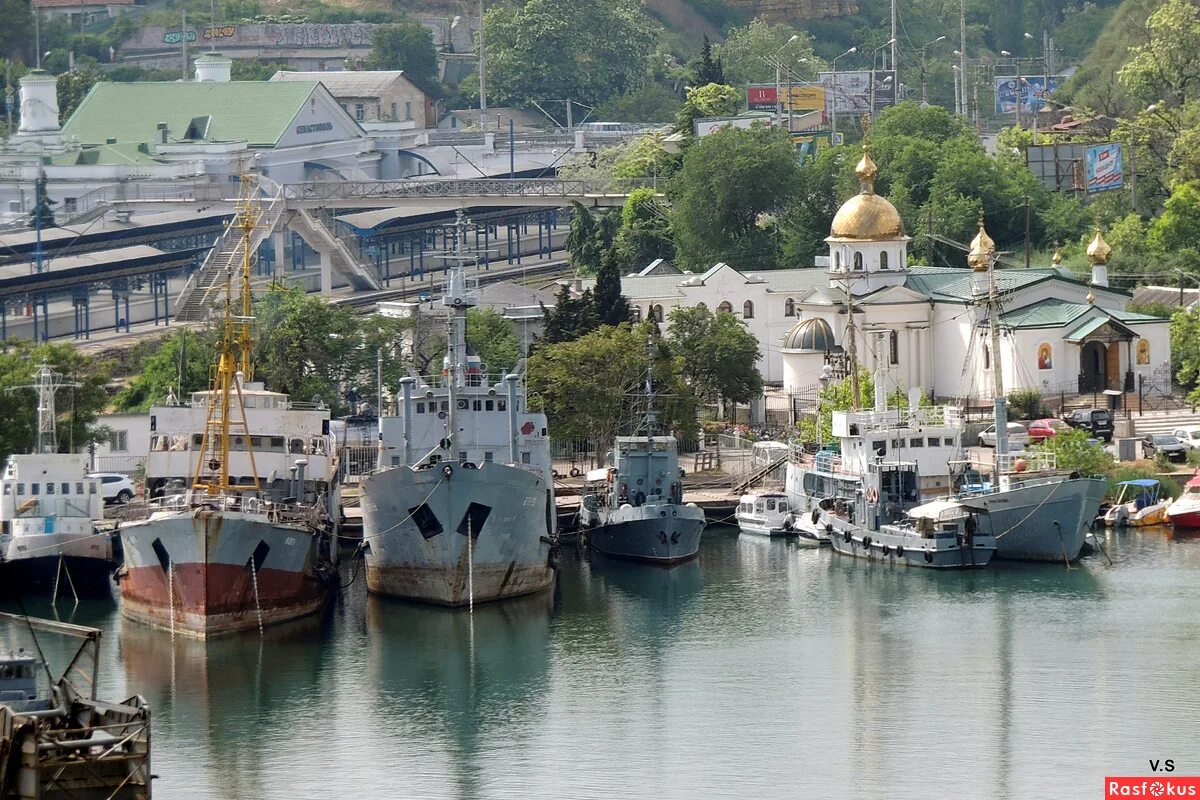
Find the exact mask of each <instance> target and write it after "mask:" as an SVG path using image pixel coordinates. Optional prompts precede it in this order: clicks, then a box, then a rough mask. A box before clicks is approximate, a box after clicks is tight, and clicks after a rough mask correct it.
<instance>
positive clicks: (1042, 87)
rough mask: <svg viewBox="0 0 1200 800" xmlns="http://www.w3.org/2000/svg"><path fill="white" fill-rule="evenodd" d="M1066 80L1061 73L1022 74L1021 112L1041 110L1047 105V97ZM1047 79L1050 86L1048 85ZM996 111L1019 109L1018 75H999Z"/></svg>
mask: <svg viewBox="0 0 1200 800" xmlns="http://www.w3.org/2000/svg"><path fill="white" fill-rule="evenodd" d="M1064 80H1065V78H1063V77H1062V76H1061V75H1051V76H1050V77H1049V78H1046V76H1044V75H1022V76H1021V113H1022V114H1031V113H1033V112H1034V111H1041V110H1042V108H1043V107H1045V105H1046V97H1047V95H1049V94H1050V93H1052V92H1054V91H1055V90H1056V89H1058V87H1059V86H1060V85H1061V84H1062V82H1063V81H1064ZM1047 81H1049V86H1048V87H1047ZM995 90H996V113H997V114H1013V113H1016V109H1017V76H1016V75H997V76H996V83H995Z"/></svg>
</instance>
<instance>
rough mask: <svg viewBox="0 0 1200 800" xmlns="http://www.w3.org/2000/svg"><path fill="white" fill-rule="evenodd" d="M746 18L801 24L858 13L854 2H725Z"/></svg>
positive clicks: (733, 0) (833, 0)
mask: <svg viewBox="0 0 1200 800" xmlns="http://www.w3.org/2000/svg"><path fill="white" fill-rule="evenodd" d="M725 2H726V3H727V4H728V5H730V6H733V7H734V8H738V9H741V10H743V11H744V12H745V13H746V14H747V16H751V17H763V18H765V19H768V20H770V21H771V22H802V21H804V20H806V19H820V18H821V17H841V16H845V15H848V14H857V13H858V3H857V2H856V1H855V0H725Z"/></svg>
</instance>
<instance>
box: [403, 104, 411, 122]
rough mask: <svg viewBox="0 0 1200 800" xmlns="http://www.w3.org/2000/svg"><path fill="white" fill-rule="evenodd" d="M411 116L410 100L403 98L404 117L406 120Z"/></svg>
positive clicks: (409, 119)
mask: <svg viewBox="0 0 1200 800" xmlns="http://www.w3.org/2000/svg"><path fill="white" fill-rule="evenodd" d="M412 118H413V117H412V101H411V100H405V101H404V119H405V120H407V121H412Z"/></svg>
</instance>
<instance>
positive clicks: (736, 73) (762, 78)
mask: <svg viewBox="0 0 1200 800" xmlns="http://www.w3.org/2000/svg"><path fill="white" fill-rule="evenodd" d="M793 36H797V37H799V38H797V39H796V41H794V42H791V43H790V44H789V42H788V40H790V39H791V38H792V37H793ZM812 45H813V40H812V37H811V36H809V35H808V34H807V33H804V32H803V31H799V30H796V29H795V28H793V27H792V26H791V25H786V24H783V23H777V24H774V25H772V24H770V23H768V22H766V21H765V20H763V19H761V18H760V19H755V20H754V21H753V22H751V23H750V24H749V25H746V26H744V27H741V28H733V29H732V30H730V31H729V35H728V36H727V37H726V38H725V41H724V43H722V44H721V45H719V46H717V47H716V48H715V53H716V56H717V57H718V58H719V59H720V60H721V65H722V66H723V67H724V72H725V76H726V78H727V79H728V81H727V82H728V83H730V84H732V85H734V86H744V85H745V84H747V83H774V82H775V68H774V67H772V66H770V65H769V64H768V63H767V62H766V60H764V59H770V60H774V59H775V58H778V59H779V60H780V61H781V62H782V63H783V64H785V65H787V66H789V67H790V68H791V69H792V70H793V71H794V72H795V73H796V74H797V75H799V76H800V77H802V78H811V77H813V76H815V75H816V73H817V72H818V71H819V70H820V69H823V68H824V62H822V61H821V60H820V59H818V58H817V57H816V55H815V54H814V53H813V49H812ZM842 49H843V50H844V49H846V48H842Z"/></svg>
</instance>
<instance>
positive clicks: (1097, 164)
mask: <svg viewBox="0 0 1200 800" xmlns="http://www.w3.org/2000/svg"><path fill="white" fill-rule="evenodd" d="M1084 164H1085V168H1086V169H1087V191H1088V193H1089V194H1090V193H1092V192H1106V191H1108V190H1109V189H1120V188H1121V187H1122V186H1124V185H1125V170H1124V164H1123V163H1122V159H1121V145H1120V144H1118V143H1116V142H1110V143H1109V144H1096V145H1091V146H1090V147H1088V148H1087V151H1086V154H1085V156H1084Z"/></svg>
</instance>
